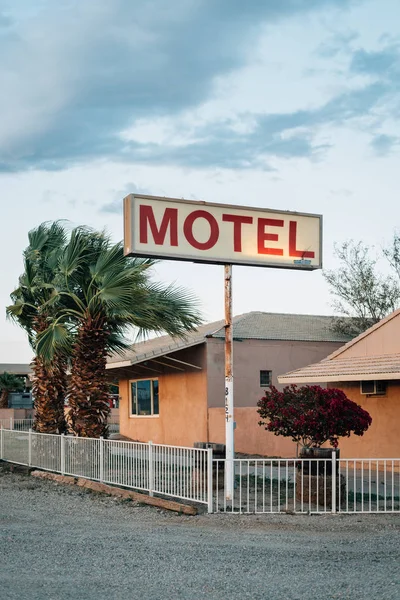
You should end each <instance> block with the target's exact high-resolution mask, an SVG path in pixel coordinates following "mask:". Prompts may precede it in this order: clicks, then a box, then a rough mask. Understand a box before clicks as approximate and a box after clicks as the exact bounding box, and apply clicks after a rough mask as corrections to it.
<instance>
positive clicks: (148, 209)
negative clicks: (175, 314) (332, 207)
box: [139, 204, 315, 259]
mask: <svg viewBox="0 0 400 600" xmlns="http://www.w3.org/2000/svg"><path fill="white" fill-rule="evenodd" d="M197 219H203V220H205V221H207V223H208V226H209V236H208V239H207V240H206V241H203V242H201V241H199V240H198V239H196V238H195V236H194V233H193V226H194V224H195V222H196V221H197ZM222 223H233V231H232V246H233V250H234V252H239V253H240V252H242V233H243V226H244V225H252V224H253V217H249V216H244V215H238V214H230V213H224V214H222ZM222 223H221V226H222ZM285 225H286V226H288V227H289V245H288V248H287V249H286V252H285V251H284V248H283V247H277V248H276V247H271V246H270V245H267V244H266V242H279V232H273V231H271V228H272V229H274V228H275V229H276V228H279V229H281V228H284V227H285ZM149 230H150V234H151V236H152V238H153V240H154V244H156V245H157V246H163V245H164V244H165V243H166V239H167V241H168V236H167V234H168V233H169V245H170V246H178V209H177V208H170V207H168V208H164V213H163V215H162V218H161V222H160V224H159V226H158V225H157V222H156V218H155V215H154V211H153V207H152V206H149V205H145V204H141V205H140V206H139V240H140V243H141V244H148V243H151V240H150V242H149ZM245 231H246V230H245ZM183 235H184V237H185V239H186V241H187V242H188V243H189V244H190V245H191V246H192V247H193V248H196V250H210V249H211V248H213V247H214V246H215V245H216V243H217V242H218V240H219V238H220V225H219V224H218V221H217V219H216V217H215V216H214V215H213V214H211V212H209V211H207V210H194V211H192V212H191V213H189V215H187V217H186V218H185V220H184V222H183ZM286 239H287V238H286ZM255 241H256V248H257V253H258V254H262V255H265V254H266V255H272V256H284V255H285V254H286V256H287V255H289V256H290V257H295V258H300V259H307V258H315V252H313V251H310V250H300V249H298V248H297V221H289V222H288V221H286V222H285V221H284V220H283V219H271V218H264V217H259V218H258V219H257V234H256V240H255ZM280 245H282V244H280Z"/></svg>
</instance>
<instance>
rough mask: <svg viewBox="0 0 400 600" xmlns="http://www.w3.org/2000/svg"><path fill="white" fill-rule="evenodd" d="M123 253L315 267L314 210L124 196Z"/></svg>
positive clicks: (317, 224)
mask: <svg viewBox="0 0 400 600" xmlns="http://www.w3.org/2000/svg"><path fill="white" fill-rule="evenodd" d="M124 210H125V253H126V254H134V255H135V256H153V257H158V258H164V259H175V260H190V261H194V262H204V263H217V264H228V263H229V264H242V265H253V266H260V267H262V266H264V267H281V268H291V269H296V268H297V269H319V268H321V262H322V255H321V254H322V253H321V237H322V236H321V224H322V217H321V216H320V215H309V214H302V213H293V212H278V211H275V210H270V209H261V208H248V207H238V206H230V205H226V204H211V203H205V202H195V201H189V200H177V199H170V198H155V197H152V196H139V195H130V196H128V197H127V198H125V208H124Z"/></svg>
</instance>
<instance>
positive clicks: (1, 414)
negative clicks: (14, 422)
mask: <svg viewBox="0 0 400 600" xmlns="http://www.w3.org/2000/svg"><path fill="white" fill-rule="evenodd" d="M33 415H34V410H33V408H0V419H10V418H11V419H33Z"/></svg>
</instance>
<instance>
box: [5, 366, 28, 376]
mask: <svg viewBox="0 0 400 600" xmlns="http://www.w3.org/2000/svg"><path fill="white" fill-rule="evenodd" d="M3 373H11V374H13V375H28V374H29V373H32V369H31V366H30V365H27V364H12V363H1V364H0V374H3Z"/></svg>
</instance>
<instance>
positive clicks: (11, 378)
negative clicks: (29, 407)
mask: <svg viewBox="0 0 400 600" xmlns="http://www.w3.org/2000/svg"><path fill="white" fill-rule="evenodd" d="M0 390H1V394H0V408H8V395H9V393H10V392H23V391H24V382H23V381H22V379H21V377H17V375H12V374H11V373H6V372H4V373H2V374H1V375H0Z"/></svg>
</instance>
